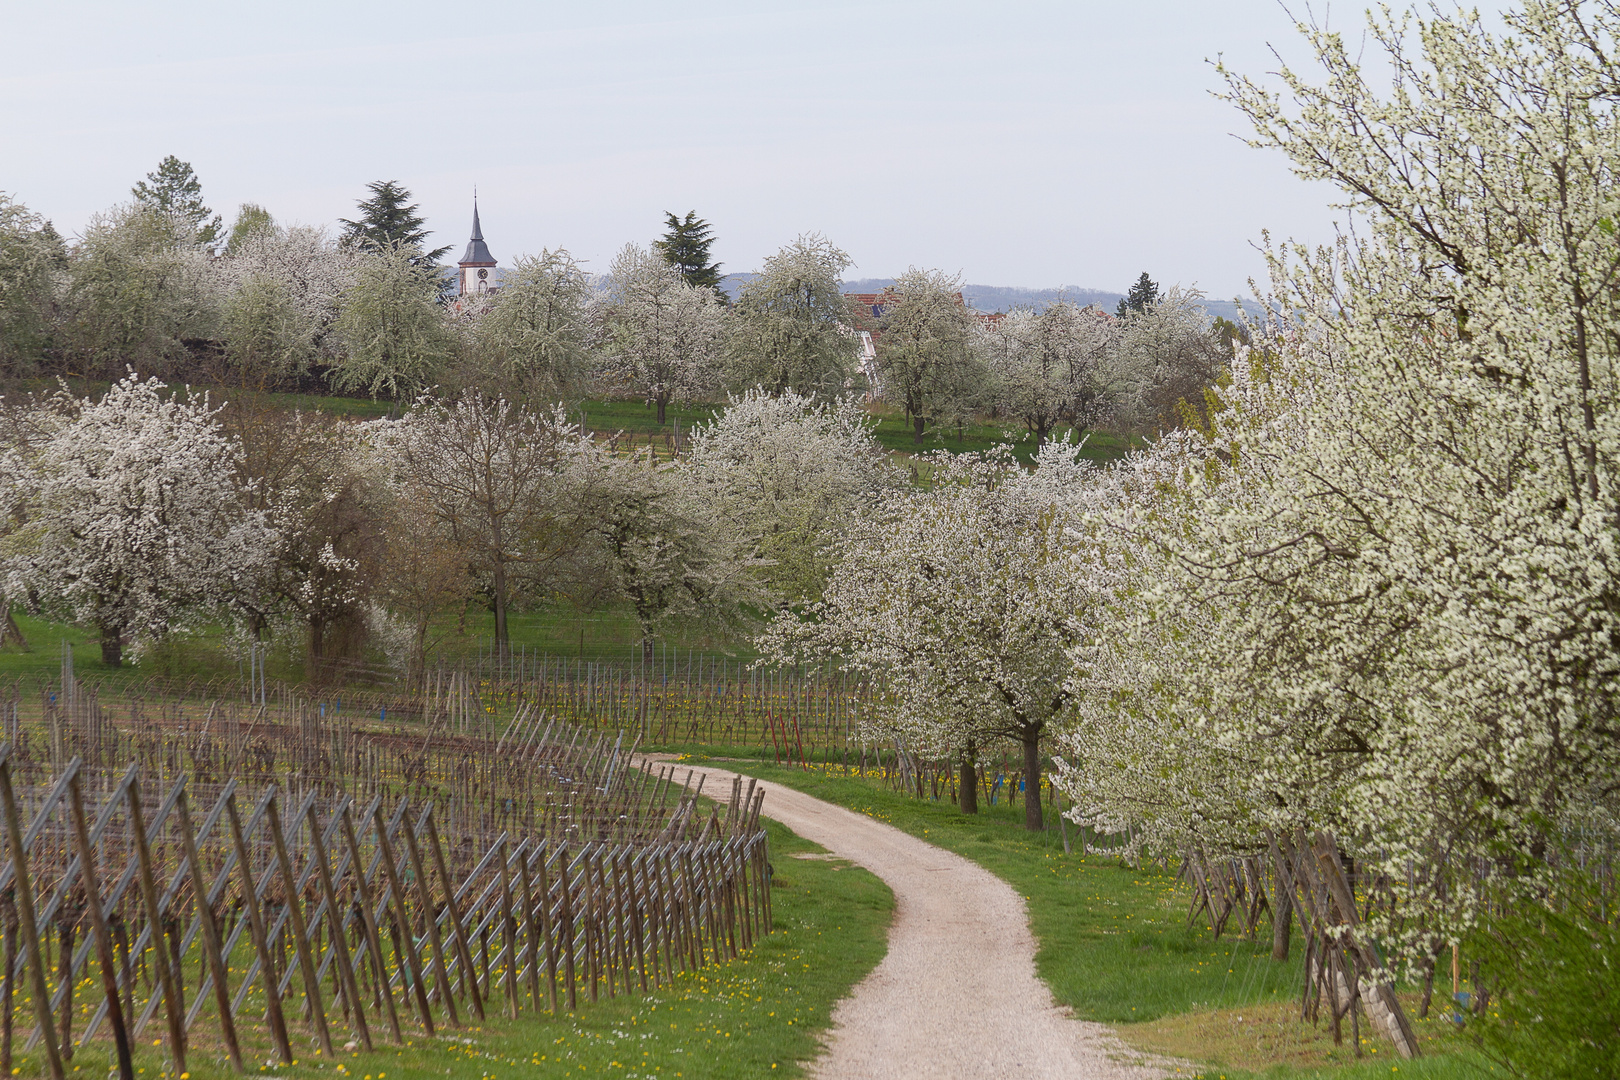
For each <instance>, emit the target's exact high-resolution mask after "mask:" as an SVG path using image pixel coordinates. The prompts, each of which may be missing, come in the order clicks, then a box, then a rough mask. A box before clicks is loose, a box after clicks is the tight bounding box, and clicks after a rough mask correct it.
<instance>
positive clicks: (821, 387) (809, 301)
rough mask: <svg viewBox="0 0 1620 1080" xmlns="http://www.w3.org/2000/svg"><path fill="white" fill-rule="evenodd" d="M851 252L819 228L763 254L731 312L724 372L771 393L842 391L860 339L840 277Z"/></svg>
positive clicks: (736, 383) (731, 378)
mask: <svg viewBox="0 0 1620 1080" xmlns="http://www.w3.org/2000/svg"><path fill="white" fill-rule="evenodd" d="M851 265H852V264H851V263H850V259H849V256H848V255H847V254H846V253H844V252H843V251H840V250H839V249H838V248H836V247H834V246H833V245H832V243H831V241H829V240H828V239H827V238H826V237H824V236H821V235H820V234H819V233H811V234H809V235H807V236H801V237H799V238H798V239H797V240H795V241H794V242H793V243H791V244H789V245H787V246H786V247H784V248H782V250H780V251H778V252H777V253H776V254H775V255H772V256H771V257H770V258H768V259H766V260H765V269H764V271H763V272H762V273H761V274H760V275H759V276H758V277H756V278H754V279H753V280H751V281H748V282H745V283H744V284H743V287H742V293H741V295H740V296H738V298H737V304H736V307H735V308H734V309H733V310H732V312H731V318H730V323H731V325H730V330H729V333H728V335H727V341H726V375H727V379H728V381H729V382H730V383H731V385H733V386H737V387H741V388H747V387H751V386H762V387H764V388H765V389H767V390H770V391H771V392H772V393H782V392H783V391H790V390H797V391H799V392H800V393H802V394H811V393H818V394H823V395H829V396H837V395H839V394H842V393H843V392H844V390H845V388H846V386H847V384H848V383H849V380H850V379H851V378H852V377H853V376H854V374H855V339H854V337H853V335H852V333H851V330H850V326H849V323H850V317H849V309H848V306H847V304H846V303H845V301H844V297H843V294H842V292H841V290H840V286H839V278H840V277H841V276H842V275H843V273H844V271H845V270H847V269H848V268H849V267H850V266H851Z"/></svg>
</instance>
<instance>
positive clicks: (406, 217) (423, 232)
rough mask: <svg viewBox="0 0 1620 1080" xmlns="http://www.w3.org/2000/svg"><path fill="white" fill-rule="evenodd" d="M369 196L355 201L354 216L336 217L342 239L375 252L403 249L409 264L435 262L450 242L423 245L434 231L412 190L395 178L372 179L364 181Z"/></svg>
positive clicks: (425, 267)
mask: <svg viewBox="0 0 1620 1080" xmlns="http://www.w3.org/2000/svg"><path fill="white" fill-rule="evenodd" d="M366 190H368V191H370V192H371V195H370V197H369V198H365V199H361V200H360V202H359V203H358V204H357V206H358V208H359V210H360V216H359V217H358V218H356V219H354V220H352V221H351V220H350V219H348V218H339V219H338V223H339V224H340V225H342V226H343V237H342V239H343V242H344V243H345V244H347V245H349V246H350V247H353V248H355V249H357V250H359V251H369V252H373V253H376V254H383V255H387V254H394V253H402V254H404V255H406V256H407V257H408V258H409V259H410V261H411V265H413V266H415V267H417V268H419V269H423V270H428V269H431V268H433V267H436V266H438V264H439V260H440V259H442V258H444V254H445V252H447V251H449V250H450V245H448V244H446V245H445V246H444V247H438V248H434V249H432V250H431V251H429V250H427V248H426V247H425V246H424V245H425V244H426V243H427V238H428V237H429V236H432V235H433V234H432V233H431V232H429V231H428V230H427V229H426V228H425V227H424V226H425V225H426V221H425V219H423V217H422V215H421V213H420V212H419V211H420V209H421V208H420V207H419V206H417V204H416V203H413V202H411V193H410V192H409V191H408V190H406V188H405V187H404V186H402V185H401V184H399V183H398V182H397V181H394V180H374V181H372V182H371V183H369V184H367V185H366Z"/></svg>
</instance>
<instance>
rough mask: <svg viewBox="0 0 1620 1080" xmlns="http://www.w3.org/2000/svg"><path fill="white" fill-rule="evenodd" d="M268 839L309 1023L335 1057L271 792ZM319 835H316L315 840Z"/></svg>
mask: <svg viewBox="0 0 1620 1080" xmlns="http://www.w3.org/2000/svg"><path fill="white" fill-rule="evenodd" d="M266 816H267V819H268V821H269V824H270V840H271V843H272V844H273V845H274V846H275V851H276V867H277V868H278V869H279V870H280V871H281V887H282V888H283V889H284V890H285V893H286V896H285V899H286V904H287V919H288V921H289V922H291V923H292V938H293V949H294V951H296V952H297V953H298V968H299V971H300V972H301V973H302V975H303V978H304V996H305V997H306V998H307V999H308V1001H309V1014H310V1022H311V1023H312V1024H314V1026H315V1037H316V1039H317V1040H318V1041H319V1042H320V1048H321V1053H323V1054H325V1055H326V1056H327V1057H328V1058H336V1056H337V1053H336V1051H335V1050H333V1048H332V1030H331V1028H329V1027H327V1024H326V1006H325V1005H323V1004H322V1003H321V980H320V977H319V976H317V975H316V974H315V961H314V958H313V957H311V956H310V950H309V927H308V926H306V925H305V924H304V912H303V905H302V904H301V903H300V898H299V895H298V879H297V877H295V876H294V875H293V868H292V860H291V859H290V858H288V856H287V838H286V836H285V835H283V833H282V829H281V813H280V811H279V808H278V807H277V806H276V797H275V795H274V793H272V794H271V796H270V807H269V810H268V812H267V815H266ZM318 839H319V838H318V837H317V840H318Z"/></svg>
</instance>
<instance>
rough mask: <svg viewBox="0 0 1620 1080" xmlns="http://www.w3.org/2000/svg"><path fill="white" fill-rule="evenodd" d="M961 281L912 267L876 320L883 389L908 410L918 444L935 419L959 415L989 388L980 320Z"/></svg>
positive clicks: (879, 377) (878, 357)
mask: <svg viewBox="0 0 1620 1080" xmlns="http://www.w3.org/2000/svg"><path fill="white" fill-rule="evenodd" d="M959 286H960V281H959V280H958V279H957V278H953V277H949V276H947V275H945V274H944V273H941V272H940V271H938V270H918V269H916V268H915V267H913V268H912V269H910V270H907V271H906V273H905V274H904V275H903V276H902V277H901V278H900V280H899V281H897V282H895V284H894V288H893V299H892V300H889V301H886V303H885V307H884V312H883V316H882V318H881V319H880V320H879V322H878V328H879V331H880V334H879V336H878V340H877V360H876V364H877V373H878V382H879V386H880V390H881V393H882V394H883V397H884V400H886V401H888V402H890V403H891V404H893V405H895V406H898V407H899V408H901V409H904V410H905V414H906V420H907V422H909V423H910V424H911V426H912V435H913V441H915V442H916V443H917V444H918V445H921V444H922V441H923V436H924V435H925V434H927V432H928V429H929V427H930V426H931V425H933V426H937V425H939V424H940V423H941V422H943V421H947V420H950V419H954V418H956V417H959V416H961V415H962V414H963V413H964V412H966V411H967V410H968V409H970V408H971V407H972V406H973V405H974V404H975V403H977V402H978V401H979V400H980V399H981V398H982V397H983V395H984V392H985V389H986V383H987V374H988V373H987V369H986V367H985V365H984V361H983V359H982V357H981V355H980V350H981V342H980V337H981V334H980V330H979V325H978V320H977V319H975V318H974V316H973V313H972V312H971V311H969V310H968V309H967V307H966V305H964V304H963V303H962V294H961V291H960V288H959Z"/></svg>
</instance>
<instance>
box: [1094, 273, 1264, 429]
mask: <svg viewBox="0 0 1620 1080" xmlns="http://www.w3.org/2000/svg"><path fill="white" fill-rule="evenodd" d="M1203 298H1204V297H1203V294H1202V293H1200V292H1198V291H1197V290H1195V289H1186V290H1184V289H1181V288H1180V287H1179V286H1178V287H1173V288H1171V289H1170V291H1169V292H1167V293H1165V294H1164V295H1163V297H1161V298H1160V299H1158V300H1156V301H1154V302H1153V303H1151V304H1149V305H1148V306H1147V307H1145V308H1143V309H1142V310H1141V311H1136V312H1132V313H1131V315H1130V316H1129V317H1128V318H1126V319H1125V320H1124V321H1123V324H1122V325H1121V327H1120V330H1119V340H1118V345H1117V347H1116V348H1115V349H1114V350H1113V351H1112V352H1111V353H1110V354H1108V362H1107V363H1106V364H1105V365H1104V366H1103V368H1102V370H1101V373H1100V374H1101V377H1102V379H1103V381H1104V382H1105V384H1106V386H1107V389H1108V393H1109V395H1110V396H1111V397H1112V398H1113V399H1114V414H1115V419H1116V420H1117V421H1118V422H1119V424H1120V426H1122V427H1126V428H1129V429H1134V430H1137V431H1143V432H1146V433H1149V434H1156V433H1162V432H1165V431H1171V430H1173V429H1175V428H1177V427H1180V426H1182V424H1184V423H1186V422H1187V421H1188V420H1189V419H1193V418H1195V417H1202V416H1203V415H1204V414H1205V412H1206V411H1207V403H1206V401H1205V392H1206V391H1207V390H1209V389H1210V388H1211V387H1213V386H1214V385H1215V384H1216V383H1217V382H1218V381H1220V379H1221V378H1222V376H1223V375H1224V374H1225V373H1226V371H1227V368H1228V366H1229V365H1230V363H1231V360H1232V345H1231V341H1232V339H1231V338H1230V337H1229V336H1223V335H1222V333H1221V332H1220V330H1219V329H1218V328H1216V327H1215V326H1213V325H1212V324H1211V322H1210V319H1209V314H1208V313H1207V312H1206V311H1205V310H1204V307H1203V305H1202V303H1201V302H1200V301H1202V300H1203Z"/></svg>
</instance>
